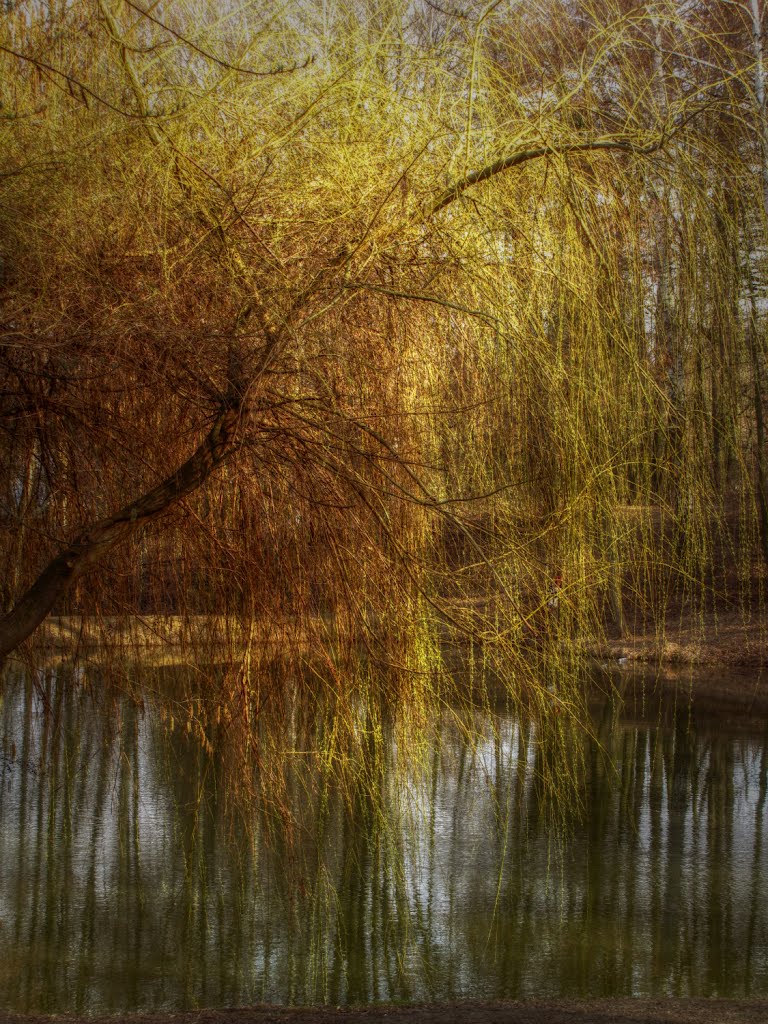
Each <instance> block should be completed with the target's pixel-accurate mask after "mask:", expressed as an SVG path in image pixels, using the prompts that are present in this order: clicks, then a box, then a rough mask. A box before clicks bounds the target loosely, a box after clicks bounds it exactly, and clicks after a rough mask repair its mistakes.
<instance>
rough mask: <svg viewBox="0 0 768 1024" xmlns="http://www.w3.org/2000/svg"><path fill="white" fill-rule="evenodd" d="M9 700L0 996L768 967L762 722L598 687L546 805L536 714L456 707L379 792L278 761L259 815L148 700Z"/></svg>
mask: <svg viewBox="0 0 768 1024" xmlns="http://www.w3.org/2000/svg"><path fill="white" fill-rule="evenodd" d="M0 701H1V704H0V1009H2V1008H5V1009H9V1010H16V1011H22V1012H23V1011H47V1012H64V1011H80V1012H88V1011H91V1012H96V1011H101V1012H109V1011H114V1012H117V1011H126V1010H136V1009H148V1008H158V1009H159V1008H187V1007H194V1006H203V1005H208V1006H214V1005H219V1006H235V1005H241V1004H248V1003H254V1002H265V1001H266V1002H276V1003H321V1002H328V1003H332V1004H335V1005H345V1004H351V1003H368V1002H374V1001H378V1000H387V1001H398V1000H409V1001H410V1000H423V999H430V1000H432V999H454V998H461V997H483V998H494V997H507V998H516V997H517V998H523V997H532V996H572V995H576V996H607V995H706V996H710V995H721V996H732V997H739V996H747V995H753V996H756V995H763V996H764V995H766V993H768V843H766V842H764V838H763V835H764V829H765V826H766V816H767V811H766V790H767V786H768V738H767V737H766V732H765V729H764V728H762V727H761V726H760V724H759V723H756V724H755V725H754V726H753V727H752V729H751V730H750V729H743V728H742V729H741V730H739V731H731V732H729V731H727V730H726V731H724V730H723V729H718V728H713V727H712V726H710V727H707V728H703V727H700V726H697V725H695V724H694V723H693V722H692V721H691V720H690V718H689V717H687V716H685V715H682V716H679V717H678V719H677V721H676V722H672V723H671V724H670V723H669V722H668V721H662V720H661V719H660V718H656V719H654V720H651V721H643V722H637V721H635V722H631V721H627V720H626V719H624V718H623V717H622V715H621V714H620V713H619V712H618V711H616V710H612V709H611V708H610V707H608V706H606V707H605V708H603V709H602V710H601V711H600V712H598V713H596V716H595V724H594V730H595V737H594V740H593V741H590V742H588V743H583V745H582V757H581V761H580V762H579V764H580V766H579V773H580V780H579V781H580V790H579V791H580V793H581V801H582V803H583V809H582V811H580V812H579V813H573V814H571V813H569V812H570V810H571V809H570V808H568V807H565V808H560V809H559V811H556V813H554V814H553V813H552V808H551V807H549V808H545V807H544V806H543V800H544V797H543V796H542V791H541V787H540V786H538V785H537V775H538V772H539V760H538V759H539V757H540V754H541V751H540V749H539V748H540V741H539V737H538V736H537V730H536V727H535V726H534V725H533V724H531V723H527V724H526V723H524V722H521V721H519V720H516V719H515V718H514V717H513V716H512V715H511V714H508V713H505V712H503V711H499V712H494V713H490V712H488V713H485V714H479V715H478V716H477V717H476V719H475V721H474V726H473V730H472V731H471V734H470V732H468V731H467V730H465V729H464V728H460V727H459V726H458V725H457V722H456V721H455V719H454V718H453V717H452V716H450V715H446V718H445V721H444V722H443V721H441V722H440V723H438V726H437V732H436V735H437V741H436V742H435V745H434V751H433V753H432V754H431V755H430V756H429V757H428V758H427V759H426V760H424V759H422V760H421V761H420V763H419V765H418V766H413V768H411V767H409V765H408V762H407V760H406V757H405V753H404V751H403V750H398V749H397V743H396V740H395V739H394V738H392V739H391V740H388V741H387V743H386V745H385V747H386V757H385V758H384V766H383V768H382V769H381V771H380V772H379V774H378V775H377V776H376V780H375V785H376V787H377V793H378V798H377V800H376V801H373V802H371V801H367V800H366V798H365V797H364V796H361V795H360V794H357V795H356V796H353V797H351V798H350V796H349V794H348V793H346V794H344V793H341V792H336V791H335V790H334V787H333V785H328V786H325V787H322V786H321V787H318V786H314V787H312V786H308V787H303V788H302V787H296V788H295V789H294V790H291V788H290V787H288V789H287V790H286V792H285V793H284V794H283V800H284V801H287V802H289V803H290V802H291V801H293V803H294V805H295V806H294V807H293V809H292V813H291V815H288V817H289V818H290V820H292V821H293V826H292V827H291V829H289V830H287V831H286V833H285V834H282V833H281V831H280V829H279V828H277V829H275V828H270V830H269V836H270V838H269V839H267V835H266V828H265V826H264V824H263V823H260V821H259V820H256V821H255V822H254V823H253V824H252V826H251V827H250V828H245V827H238V826H237V825H236V824H235V826H234V827H233V825H232V818H231V816H230V815H228V814H227V813H225V811H224V807H225V805H226V804H227V802H228V801H227V799H226V797H227V793H226V791H225V785H226V784H225V782H224V781H223V776H222V775H221V774H220V773H217V771H216V766H215V763H214V762H215V759H213V758H211V757H209V756H208V755H205V753H204V752H203V751H201V750H200V749H199V746H198V745H197V744H195V743H194V742H193V741H191V740H190V739H189V738H188V737H187V736H186V735H185V734H184V732H183V730H182V731H181V733H180V731H179V730H178V729H177V730H176V731H175V732H174V733H173V734H171V733H169V731H168V729H167V727H166V725H165V724H164V723H163V722H162V721H161V720H160V718H159V716H157V715H155V714H154V713H153V712H152V710H151V709H150V708H147V709H142V710H139V709H137V708H136V707H135V706H133V705H131V704H130V703H128V702H121V701H119V700H115V701H113V702H112V704H111V706H110V707H109V708H106V707H105V706H103V704H100V703H99V702H94V700H93V699H92V697H91V696H89V695H88V694H87V693H84V692H83V691H82V689H81V688H78V687H73V686H71V685H69V686H66V685H64V684H62V683H60V682H59V683H57V681H56V679H55V677H54V678H51V677H49V678H48V680H47V682H46V684H45V686H38V687H37V688H33V687H32V686H30V684H29V682H24V681H21V680H16V681H14V680H9V681H7V682H6V684H5V688H4V691H2V692H0ZM278 817H279V815H278ZM286 820H288V818H286ZM288 833H290V834H288Z"/></svg>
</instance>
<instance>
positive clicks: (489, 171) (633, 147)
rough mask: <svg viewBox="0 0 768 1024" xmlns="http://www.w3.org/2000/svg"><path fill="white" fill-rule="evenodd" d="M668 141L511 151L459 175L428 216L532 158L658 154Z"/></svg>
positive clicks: (614, 141) (431, 205) (430, 205)
mask: <svg viewBox="0 0 768 1024" xmlns="http://www.w3.org/2000/svg"><path fill="white" fill-rule="evenodd" d="M665 142H666V137H665V136H663V135H662V136H660V137H659V138H658V139H656V140H654V141H653V142H650V143H648V144H647V145H645V146H638V145H637V144H636V143H632V142H627V141H626V140H623V139H592V140H587V141H585V142H571V143H566V144H565V145H562V146H558V145H550V144H546V145H541V146H533V147H531V148H530V149H518V150H516V151H515V152H514V153H507V154H506V155H505V156H501V157H499V158H498V159H497V160H494V161H492V163H489V164H486V165H485V167H481V168H480V169H479V170H477V171H470V172H469V173H468V174H465V175H464V176H463V177H461V178H459V179H458V180H457V181H455V182H454V183H453V184H452V185H449V186H448V188H446V189H444V190H443V191H442V192H441V193H440V194H439V195H438V197H437V198H436V199H433V200H431V201H430V202H429V203H427V205H426V208H425V211H424V213H425V216H426V217H431V216H432V215H433V214H435V213H438V212H439V211H440V210H442V209H443V208H444V207H446V206H449V205H450V204H451V203H453V202H455V201H456V200H457V199H458V198H459V197H460V196H461V195H463V193H464V192H466V191H467V189H468V188H471V187H472V186H473V185H478V184H480V182H481V181H488V179H489V178H493V177H495V176H496V175H497V174H501V173H502V171H508V170H510V168H512V167H519V166H520V164H525V163H528V162H529V161H530V160H539V159H541V157H544V156H568V155H569V154H571V153H591V152H596V151H598V150H604V149H609V150H621V151H623V152H625V153H637V154H639V155H648V154H649V153H654V152H656V151H657V150H659V149H661V147H662V146H663V145H664V143H665Z"/></svg>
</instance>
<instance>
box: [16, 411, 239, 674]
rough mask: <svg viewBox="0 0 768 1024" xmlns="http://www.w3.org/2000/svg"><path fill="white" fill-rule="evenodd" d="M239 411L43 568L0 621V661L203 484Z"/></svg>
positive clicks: (227, 450)
mask: <svg viewBox="0 0 768 1024" xmlns="http://www.w3.org/2000/svg"><path fill="white" fill-rule="evenodd" d="M244 413H245V410H244V409H243V407H242V405H236V406H231V407H229V408H226V409H225V410H224V411H223V412H222V413H220V415H219V416H218V418H217V419H216V421H215V423H214V424H213V427H212V428H211V430H210V431H209V433H208V435H207V436H206V438H205V440H204V441H203V442H202V444H201V445H200V446H199V448H198V449H197V450H196V451H195V452H194V453H193V454H192V455H191V456H190V458H189V459H187V461H186V462H185V463H184V464H183V465H182V466H180V467H179V469H177V470H176V472H175V473H173V474H172V475H171V476H169V477H168V478H167V479H165V480H163V481H162V483H160V484H158V485H157V486H156V487H153V488H152V489H151V490H149V491H147V493H146V494H143V495H142V496H141V497H140V498H137V499H136V500H135V501H133V502H131V503H130V504H129V505H126V506H125V507H124V508H122V509H121V510H120V511H119V512H117V513H116V514H115V515H113V516H110V517H109V518H108V519H102V520H101V521H100V522H98V523H94V524H93V526H90V527H88V528H87V529H85V530H84V531H83V532H82V533H81V534H80V535H79V536H78V537H76V538H75V540H74V541H73V542H72V543H71V544H70V545H69V547H67V548H66V549H65V550H64V551H62V552H61V553H60V554H58V555H57V556H56V557H55V558H54V559H53V561H51V562H50V563H49V564H48V565H47V566H46V568H45V569H44V570H43V571H42V572H41V573H40V575H39V576H38V578H37V579H36V580H35V582H34V583H33V584H32V586H31V587H30V588H29V590H27V592H26V594H24V595H23V596H22V597H21V598H20V600H19V601H18V602H17V603H16V605H15V606H14V607H13V609H12V610H11V611H10V612H9V613H8V614H7V615H6V616H5V617H4V618H2V619H0V662H1V661H2V660H3V659H4V658H5V657H6V656H7V655H8V654H10V652H11V651H13V650H15V649H16V648H17V647H18V646H19V644H21V643H22V642H23V641H24V640H26V639H27V637H28V636H30V635H31V634H32V633H33V632H34V631H35V629H37V627H38V626H39V625H40V623H41V622H42V621H43V619H44V618H45V617H46V616H47V615H48V614H49V612H50V611H51V609H52V608H53V606H54V604H55V603H56V601H57V600H59V598H61V597H62V596H63V595H64V594H65V593H66V592H67V590H68V589H69V588H70V586H71V585H72V584H73V583H74V582H75V580H77V579H78V578H79V577H80V576H82V575H83V574H84V573H86V572H87V571H88V570H89V569H90V568H91V567H92V566H93V565H94V564H95V563H96V562H97V561H99V560H100V559H101V558H103V557H104V555H106V554H107V552H109V551H111V550H112V548H114V547H116V546H117V545H118V544H121V543H122V542H123V541H125V540H127V539H128V538H129V537H131V536H133V535H134V534H136V533H137V532H138V531H139V530H140V529H141V528H142V527H143V526H146V525H147V524H148V523H150V522H152V521H153V520H154V519H157V518H158V517H159V516H161V515H162V514H163V513H164V512H166V511H167V510H168V509H170V508H171V507H173V506H174V505H175V504H177V503H178V502H179V501H180V500H181V499H182V498H184V497H185V496H186V495H188V494H191V493H192V492H193V491H195V490H197V488H198V487H200V486H201V485H202V484H203V483H205V481H206V480H207V479H208V477H210V475H211V474H212V473H213V472H214V471H215V470H216V469H217V468H218V466H220V465H221V463H222V462H223V461H224V460H225V459H226V458H227V457H228V456H229V455H231V454H232V452H233V451H234V449H235V447H236V443H237V438H238V435H239V432H240V426H241V423H242V420H243V418H244Z"/></svg>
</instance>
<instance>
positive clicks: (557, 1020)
mask: <svg viewBox="0 0 768 1024" xmlns="http://www.w3.org/2000/svg"><path fill="white" fill-rule="evenodd" d="M84 1020H87V1022H88V1024H314V1022H318V1024H410V1022H416V1021H423V1022H428V1024H440V1022H443V1021H444V1022H446V1024H590V1022H592V1021H594V1022H595V1024H664V1022H669V1021H674V1022H677V1024H698V1022H702V1024H747V1022H748V1024H768V1000H766V999H759V1000H729V999H597V1000H592V999H591V1000H583V1001H582V1000H573V999H560V1000H552V1001H539V1000H535V1001H531V1002H524V1003H512V1002H494V1003H479V1002H461V1003H434V1004H429V1005H423V1006H378V1007H366V1008H364V1009H352V1010H337V1009H332V1008H325V1007H321V1008H285V1007H273V1006H255V1007H252V1008H250V1009H237V1010H193V1011H188V1012H185V1013H150V1014H135V1015H131V1016H128V1017H119V1016H118V1017H89V1018H82V1017H71V1016H62V1017H42V1016H27V1017H23V1016H17V1015H14V1014H10V1015H8V1014H3V1012H2V1010H0V1024H54V1022H56V1024H74V1022H77V1021H84Z"/></svg>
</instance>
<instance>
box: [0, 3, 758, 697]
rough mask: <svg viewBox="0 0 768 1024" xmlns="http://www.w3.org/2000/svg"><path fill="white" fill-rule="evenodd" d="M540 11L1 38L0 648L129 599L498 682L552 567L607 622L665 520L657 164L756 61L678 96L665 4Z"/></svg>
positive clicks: (157, 15) (175, 14)
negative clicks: (464, 647) (653, 442)
mask: <svg viewBox="0 0 768 1024" xmlns="http://www.w3.org/2000/svg"><path fill="white" fill-rule="evenodd" d="M552 7H553V12H554V13H557V14H558V15H560V16H561V17H559V18H555V19H551V18H550V16H549V15H550V13H553V12H549V13H548V10H549V9H547V11H544V9H543V8H542V13H541V17H540V14H539V13H537V12H535V11H534V12H528V11H523V12H521V11H518V10H517V9H515V10H514V11H507V10H506V9H505V7H504V5H503V4H500V3H491V4H489V5H487V6H484V7H477V8H472V9H471V10H468V11H462V12H456V14H455V15H451V14H449V13H446V12H445V11H442V10H440V8H439V7H438V6H437V5H434V6H433V5H431V4H425V5H424V6H420V5H416V6H415V7H414V6H413V5H408V4H404V3H403V4H400V3H397V2H392V3H390V4H388V5H385V6H382V5H376V6H375V8H373V7H371V8H366V7H365V6H364V5H358V6H345V5H344V4H342V3H337V4H326V5H324V6H323V8H322V9H321V10H314V9H312V8H310V7H307V5H305V4H298V5H295V6H290V5H289V6H288V7H287V8H285V9H284V10H283V11H281V12H280V13H278V14H273V13H270V14H268V15H267V14H263V15H260V14H258V13H257V12H256V11H255V10H254V9H253V8H251V7H245V8H233V9H229V8H225V9H224V10H222V9H221V8H220V7H218V6H211V7H208V6H206V5H205V4H204V3H203V2H202V0H201V2H199V3H196V4H194V5H182V4H174V3H166V4H163V5H160V6H156V7H152V8H151V10H150V9H149V8H146V9H145V8H144V7H143V6H142V5H140V4H138V3H135V2H133V0H123V2H122V3H117V2H115V0H98V2H90V0H71V2H70V3H66V4H63V5H56V6H55V7H54V6H50V7H41V8H36V7H35V8H30V7H19V8H17V9H16V10H15V11H13V12H11V13H10V14H9V15H8V17H7V18H6V20H5V22H4V24H3V28H2V35H1V36H0V54H2V63H3V72H4V73H3V84H2V86H0V88H2V90H3V93H2V104H3V110H4V112H5V115H4V120H3V123H2V129H0V130H2V133H3V151H4V157H3V170H2V174H3V177H2V186H1V187H2V190H3V204H2V213H0V217H2V228H3V238H4V242H3V246H4V251H3V298H2V301H3V323H4V329H3V330H4V334H3V337H4V345H3V356H2V373H3V378H4V379H3V392H4V398H3V423H4V427H5V432H4V437H3V443H2V459H3V464H4V470H5V473H4V479H5V483H4V497H3V505H4V516H5V524H6V529H5V530H4V534H3V545H4V558H5V573H4V578H5V581H6V588H5V589H6V593H5V594H4V600H5V604H6V609H7V613H6V615H5V618H4V619H3V620H2V621H1V622H0V654H2V655H7V654H8V653H9V652H10V651H13V650H14V649H15V648H16V647H17V646H18V645H19V644H20V643H22V642H23V641H24V640H25V639H26V638H27V637H29V636H30V635H31V634H32V633H33V632H34V630H35V629H36V628H37V626H38V625H39V624H40V623H41V622H42V621H43V620H44V619H45V617H46V616H47V615H48V614H49V613H50V612H51V610H52V609H57V610H59V611H63V610H66V609H75V610H81V611H93V610H96V609H100V610H102V611H103V610H105V609H106V610H108V611H113V612H116V613H120V614H123V615H125V614H135V613H136V612H139V611H142V610H143V611H147V610H155V611H162V612H167V611H174V612H179V613H182V612H187V613H191V612H195V611H199V612H206V613H210V614H211V620H210V621H211V629H212V630H213V631H214V632H215V631H219V632H222V631H223V632H224V633H225V634H227V635H228V634H229V631H230V628H231V624H232V622H237V623H239V624H242V623H244V622H245V623H248V622H250V623H252V622H254V621H257V620H258V621H260V622H272V623H283V624H286V623H296V622H301V623H302V624H303V625H304V626H306V625H307V624H309V623H315V624H316V625H315V629H316V632H317V640H318V643H321V642H322V641H323V640H324V639H325V640H328V636H329V633H328V630H327V623H328V621H329V620H333V622H334V634H333V636H334V643H338V638H339V636H340V635H342V634H343V635H349V636H351V635H353V634H354V635H356V636H357V637H358V638H359V637H360V636H361V635H362V636H363V638H364V639H365V641H366V642H367V644H368V646H369V648H370V649H371V650H374V651H382V650H388V652H389V654H390V655H391V654H392V652H393V650H394V649H395V648H396V647H397V643H398V640H399V638H400V637H401V635H402V634H403V633H404V632H407V631H408V630H410V629H412V627H413V623H414V622H416V621H419V622H421V621H427V620H434V619H439V620H442V621H447V622H448V623H449V624H450V628H451V629H455V630H458V631H460V632H463V633H468V634H470V635H472V636H474V637H480V638H481V639H483V640H485V641H488V642H494V643H495V644H496V647H497V649H498V650H500V651H502V652H503V656H504V658H505V659H507V660H508V659H510V658H513V659H514V658H515V657H516V651H517V646H518V644H519V642H520V641H521V639H522V638H524V637H525V636H526V635H527V636H530V635H531V634H535V633H536V631H537V621H538V620H537V612H538V611H540V610H541V608H543V607H545V606H546V598H547V588H548V587H549V586H550V585H551V581H552V579H553V578H555V577H559V576H561V574H562V572H563V571H564V569H567V572H566V576H567V580H568V581H570V582H567V584H566V591H567V593H568V595H569V599H568V600H567V601H566V602H565V604H566V611H567V612H569V613H570V612H573V615H574V616H580V617H581V618H580V621H581V622H582V624H586V625H587V626H588V627H589V628H590V629H592V628H598V626H599V622H600V619H601V615H602V609H601V601H602V597H601V595H602V594H604V593H605V592H606V591H605V588H606V579H613V581H614V582H613V583H612V584H610V586H612V587H613V592H614V593H615V592H616V586H617V584H616V578H617V577H616V573H617V571H620V570H617V568H616V567H617V565H619V563H621V562H622V559H623V558H624V555H623V554H622V553H621V552H620V551H619V546H620V543H621V542H623V541H626V530H625V531H624V533H621V532H620V529H619V527H617V525H616V524H617V522H618V520H616V519H615V517H613V518H612V517H611V515H608V514H607V513H606V511H605V510H606V509H613V508H615V507H619V506H623V505H626V504H627V503H628V502H631V501H632V500H633V494H634V497H635V498H637V496H638V495H639V494H641V495H642V498H641V499H639V500H642V501H648V502H649V503H655V502H658V499H659V495H658V493H657V492H658V488H657V487H656V488H655V491H654V485H652V486H651V488H650V490H643V488H642V487H640V481H641V478H642V477H643V474H644V473H645V471H646V469H647V468H648V466H649V465H650V464H651V462H652V461H653V455H648V452H649V448H648V446H647V445H646V444H645V442H644V441H643V440H642V438H643V436H644V431H645V424H647V422H648V420H649V419H650V420H653V421H656V422H663V421H664V417H665V416H666V415H667V411H666V410H667V405H668V396H665V394H664V391H663V389H661V388H660V387H659V382H658V379H657V375H658V366H654V365H653V359H652V358H650V357H649V353H648V350H647V345H646V340H645V334H646V325H645V323H644V321H643V308H644V303H645V301H646V297H647V296H646V294H645V289H646V286H647V271H646V269H645V268H644V266H643V261H644V259H645V248H644V241H643V237H644V236H643V232H644V231H645V232H646V234H647V228H646V226H645V225H644V223H643V215H642V214H643V204H644V202H645V201H646V197H647V188H646V185H647V181H646V179H645V178H644V175H645V174H647V168H648V166H649V161H652V162H654V163H655V165H657V166H658V168H659V169H660V170H659V173H664V174H668V175H674V174H675V173H676V172H675V170H674V168H675V167H677V166H678V154H679V153H680V152H683V151H684V150H683V149H682V148H681V146H682V143H683V142H684V140H685V139H686V138H689V137H690V138H692V139H696V138H699V136H698V135H697V134H696V124H697V121H698V119H700V118H701V117H702V116H703V113H704V112H706V111H707V110H709V109H710V108H711V107H712V105H713V104H716V103H720V102H721V100H722V96H723V88H722V86H723V82H724V81H726V80H727V81H729V82H730V81H732V80H734V78H735V77H736V78H737V77H738V74H739V73H740V72H737V73H734V72H733V71H732V70H731V71H727V72H726V71H723V73H722V74H721V75H719V76H717V75H715V76H710V78H708V79H706V80H704V81H703V82H702V83H701V84H700V85H699V84H697V85H696V87H695V88H694V89H692V90H689V89H681V90H680V92H679V94H678V95H676V96H673V97H671V98H669V100H668V102H665V104H664V105H663V108H661V107H660V105H659V103H658V102H657V99H656V98H655V97H656V93H655V92H654V89H655V86H654V76H658V73H659V68H658V61H656V63H654V60H655V58H654V53H655V50H654V47H655V46H656V45H657V39H658V36H657V35H651V36H649V35H648V28H649V24H650V23H649V22H648V20H647V16H646V15H645V14H644V13H643V12H642V11H637V10H635V9H628V8H627V9H625V5H623V4H622V3H620V2H619V0H616V2H615V3H613V2H608V0H605V2H601V3H593V4H582V5H572V4H553V5H552ZM554 8H557V11H554ZM541 18H544V21H542V20H541ZM544 25H546V26H547V28H546V31H545V32H544V31H543V29H542V26H544ZM201 26H202V27H201ZM563 26H565V27H563ZM651 27H652V26H651ZM570 29H573V35H572V37H569V35H568V32H569V31H570ZM694 37H695V33H691V34H690V38H694ZM696 38H697V37H696ZM681 45H683V44H681ZM686 45H687V44H686ZM621 54H625V56H621ZM695 56H696V55H695V54H694V55H693V57H695ZM693 57H692V62H691V66H693ZM745 73H746V71H745ZM685 151H686V152H691V149H690V147H689V149H688V150H685ZM709 158H710V157H709V155H708V154H706V153H705V154H704V155H703V156H702V160H703V161H704V162H705V163H706V161H707V160H708V159H709ZM695 179H696V175H695V173H692V174H691V175H690V176H689V180H690V181H691V182H692V183H694V184H692V186H691V187H694V185H695V188H697V189H698V191H697V192H696V195H697V196H698V197H699V199H700V200H701V204H700V206H701V208H703V204H704V201H705V200H704V198H703V197H705V196H706V190H707V186H706V182H705V183H704V184H703V185H701V184H695ZM644 189H645V191H644ZM686 201H687V200H686ZM635 412H636V413H637V415H635ZM615 424H621V432H620V433H621V436H620V438H618V439H617V437H616V436H615V435H614V433H613V426H614V425H615ZM633 452H634V453H635V454H634V455H632V454H631V453H633ZM617 467H620V471H615V470H616V469H617ZM675 469H676V467H672V470H673V471H674V470H675ZM633 488H634V492H633ZM617 531H618V532H617ZM97 570H98V571H97ZM619 586H620V584H619ZM576 593H578V595H579V601H578V602H576V601H575V600H572V598H573V596H574V594H576ZM482 594H484V595H488V594H494V595H501V596H502V597H503V602H502V603H503V612H502V613H500V612H499V607H500V605H499V603H496V605H495V608H494V609H493V611H492V612H489V613H488V614H483V613H482V612H481V611H479V610H478V606H477V603H476V602H475V603H472V601H471V600H466V599H473V598H477V597H478V595H482ZM539 618H540V616H539ZM347 620H348V621H349V622H350V625H351V626H352V627H353V628H351V629H350V630H349V631H346V632H345V631H344V630H341V631H340V630H339V629H338V625H339V623H341V622H343V621H347ZM568 621H569V619H568V614H564V616H563V622H564V623H566V624H567V623H568ZM238 656H239V655H238ZM545 697H546V694H545ZM547 699H549V698H548V697H547Z"/></svg>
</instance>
